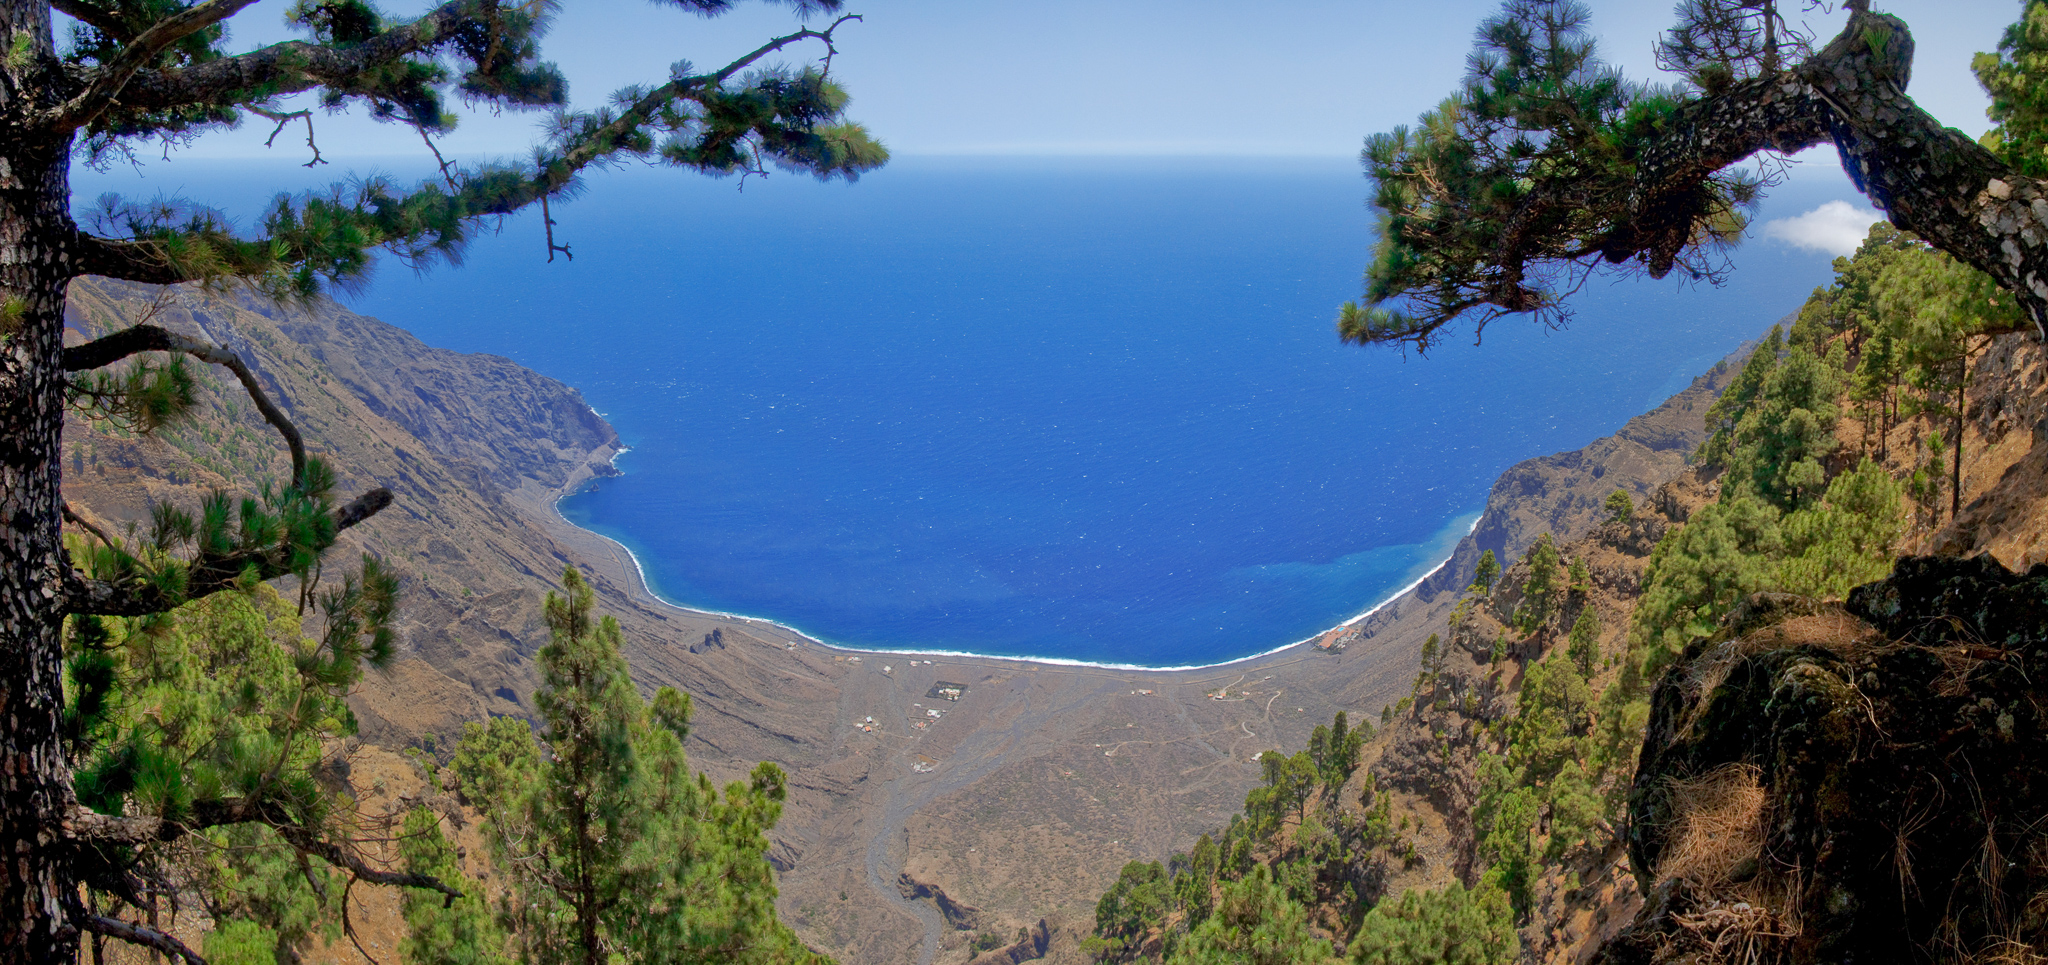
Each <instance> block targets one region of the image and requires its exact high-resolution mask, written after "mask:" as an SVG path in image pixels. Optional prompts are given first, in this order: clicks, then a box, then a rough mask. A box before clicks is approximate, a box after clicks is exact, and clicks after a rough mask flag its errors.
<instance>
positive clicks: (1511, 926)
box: [1351, 881, 1521, 965]
mask: <svg viewBox="0 0 2048 965" xmlns="http://www.w3.org/2000/svg"><path fill="white" fill-rule="evenodd" d="M1520 951H1521V940H1520V939H1519V938H1518V937H1517V936H1516V935H1515V916H1514V912H1513V910H1512V909H1510V908H1509V906H1508V901H1507V896H1506V895H1505V894H1503V893H1502V892H1501V891H1500V889H1498V888H1494V887H1490V886H1489V885H1488V884H1486V883H1481V884H1480V886H1479V887H1477V888H1473V889H1471V890H1469V891H1468V890H1466V888H1465V886H1464V885H1463V884H1462V883H1460V882H1457V881H1453V882H1451V883H1450V884H1448V885H1445V886H1444V887H1442V888H1439V889H1435V890H1431V891H1416V890H1413V889H1409V890H1407V891H1404V892H1402V893H1401V897H1400V899H1399V900H1387V901H1382V902H1380V904H1379V905H1378V906H1377V907H1375V908H1374V909H1373V910H1372V911H1371V913H1369V914H1367V915H1366V916H1365V921H1364V923H1363V924H1362V925H1360V926H1359V929H1358V936H1357V938H1355V939H1354V940H1353V941H1352V952H1351V955H1352V961H1354V962H1357V963H1358V965H1508V963H1510V962H1513V961H1514V960H1515V958H1516V956H1517V955H1518V954H1519V953H1520Z"/></svg>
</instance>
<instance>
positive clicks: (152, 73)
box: [63, 0, 482, 128]
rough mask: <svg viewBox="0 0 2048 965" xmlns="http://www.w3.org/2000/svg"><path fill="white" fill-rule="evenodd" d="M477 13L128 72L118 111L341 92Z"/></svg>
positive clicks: (73, 122)
mask: <svg viewBox="0 0 2048 965" xmlns="http://www.w3.org/2000/svg"><path fill="white" fill-rule="evenodd" d="M210 2H221V0H210ZM202 6H204V5H202ZM481 6H482V4H481V3H479V0H448V2H446V3H443V4H441V5H440V6H438V7H435V8H434V9H433V10H430V11H428V12H427V14H426V15H425V16H423V17H421V18H419V19H418V20H414V21H412V22H410V23H403V24H398V25H396V26H393V27H391V28H389V29H386V30H384V31H382V32H379V33H378V34H377V35H376V36H373V37H371V38H369V39H368V40H364V41H362V42H361V43H355V44H349V45H346V46H330V45H327V44H320V43H309V42H307V41H303V40H293V41H287V42H285V43H281V44H272V45H271V46H268V47H264V48H262V49H261V50H253V51H250V52H249V53H246V54H240V55H237V56H234V57H222V58H220V59H218V60H211V61H207V62H206V63H203V64H196V65H193V66H191V67H187V68H184V69H180V70H136V71H131V72H130V76H129V77H128V78H127V79H126V81H125V84H124V86H123V87H122V88H121V90H120V105H121V107H123V108H125V109H129V110H136V111H165V110H175V109H178V108H185V107H191V106H194V105H208V106H222V105H226V106H235V105H243V104H256V103H262V102H267V101H270V100H273V99H275V98H277V97H279V96H282V95H286V94H296V93H299V92H301V91H307V90H312V89H313V88H316V87H323V86H330V85H332V86H338V87H346V86H347V81H348V80H349V78H352V77H355V76H357V75H359V74H361V73H363V72H365V71H369V70H374V69H376V68H378V67H382V66H385V65H387V64H390V63H393V62H395V61H397V60H398V59H399V58H402V57H405V56H408V55H411V54H416V53H420V52H423V51H427V50H431V49H434V48H436V47H438V46H440V45H441V44H444V43H446V42H448V41H449V40H450V39H451V38H452V37H453V36H454V35H455V32H456V31H457V30H458V29H460V28H461V27H463V26H464V25H466V24H469V23H471V22H472V21H473V19H474V18H475V17H476V16H477V14H478V12H479V9H480V8H481ZM194 9H197V8H194ZM90 120H91V118H90V117H85V118H79V117H76V116H74V115H72V114H70V113H69V112H68V111H67V112H66V114H65V115H64V117H63V123H65V124H68V126H69V127H72V128H77V127H81V126H83V125H84V124H85V123H87V122H89V121H90Z"/></svg>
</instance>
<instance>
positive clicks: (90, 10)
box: [50, 0, 135, 44]
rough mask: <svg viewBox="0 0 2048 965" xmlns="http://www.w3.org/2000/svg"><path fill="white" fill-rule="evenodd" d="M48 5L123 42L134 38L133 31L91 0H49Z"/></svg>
mask: <svg viewBox="0 0 2048 965" xmlns="http://www.w3.org/2000/svg"><path fill="white" fill-rule="evenodd" d="M50 7H51V8H52V9H54V10H56V11H57V12H58V13H61V14H63V15H65V16H67V17H70V18H71V19H73V20H76V21H78V22H80V23H83V24H85V25H86V26H88V27H91V28H93V29H94V30H97V31H99V32H100V33H103V34H106V35H107V36H109V37H112V38H113V39H115V40H118V41H120V42H122V43H124V44H125V43H128V42H129V41H131V40H134V39H135V32H134V31H132V30H130V29H128V26H127V25H126V24H124V23H122V22H121V20H120V18H118V17H115V16H114V15H113V14H112V13H110V12H108V11H107V10H106V9H105V8H103V7H101V6H99V5H98V4H95V3H93V2H91V0H50Z"/></svg>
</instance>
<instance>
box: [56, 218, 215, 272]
mask: <svg viewBox="0 0 2048 965" xmlns="http://www.w3.org/2000/svg"><path fill="white" fill-rule="evenodd" d="M71 267H72V270H73V271H74V272H76V273H77V274H78V275H98V276H100V277H102V278H118V279H120V280H122V281H133V282H141V283H143V284H145V285H176V284H179V283H181V282H188V281H199V280H201V279H202V278H205V277H206V275H205V274H204V273H203V272H198V271H188V270H182V269H180V268H179V267H178V266H176V265H174V264H172V263H171V260H170V259H168V258H166V257H164V254H163V247H162V246H161V245H158V244H154V243H151V242H148V241H129V240H125V239H120V238H102V237H100V236H98V235H94V234H88V233H86V232H83V231H81V232H78V234H77V235H75V236H73V238H72V241H71Z"/></svg>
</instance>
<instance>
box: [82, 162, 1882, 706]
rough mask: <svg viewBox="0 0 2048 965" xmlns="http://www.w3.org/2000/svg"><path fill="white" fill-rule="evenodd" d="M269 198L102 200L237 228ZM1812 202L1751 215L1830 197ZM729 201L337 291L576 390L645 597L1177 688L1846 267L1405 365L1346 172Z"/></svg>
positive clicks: (1376, 580) (615, 213)
mask: <svg viewBox="0 0 2048 965" xmlns="http://www.w3.org/2000/svg"><path fill="white" fill-rule="evenodd" d="M277 170H282V169H281V168H279V167H277V166H274V165H273V166H267V167H265V168H264V171H265V172H271V171H277ZM95 178H97V180H95ZM266 178H267V174H250V175H246V176H245V175H241V174H237V173H236V172H235V171H232V170H229V169H228V168H226V167H219V166H213V167H209V166H207V165H203V164H196V163H192V162H186V166H184V167H178V166H176V165H175V164H174V165H173V166H171V167H162V168H157V169H153V170H152V172H151V174H150V179H149V180H148V181H146V182H139V183H138V182H134V181H133V179H132V176H127V175H124V174H122V173H121V172H116V173H115V174H112V175H105V176H88V177H84V178H82V179H81V186H82V187H84V188H86V190H82V191H81V192H80V193H81V195H82V196H86V197H90V196H91V194H92V192H93V190H96V189H97V188H96V186H97V185H110V186H112V187H115V188H117V189H119V190H122V191H124V192H126V193H129V194H132V195H145V196H146V195H148V194H151V193H154V192H156V191H158V190H166V191H177V190H181V189H182V190H185V191H188V192H190V193H192V194H193V195H194V196H195V197H223V193H224V196H225V197H226V199H227V200H228V201H230V202H234V203H231V204H230V205H229V206H230V207H231V208H234V207H235V203H241V204H247V203H252V202H253V201H255V200H259V199H260V196H259V195H256V194H253V193H250V192H253V190H254V189H253V188H252V187H250V186H251V185H256V184H273V183H275V182H273V181H269V180H267V179H266ZM1811 180H1813V181H1814V182H1815V183H1816V184H1818V183H1820V182H1823V181H1825V182H1827V183H1826V185H1825V186H1823V187H1816V188H1812V189H1806V190H1797V189H1792V190H1787V191H1785V192H1783V193H1781V195H1780V198H1779V199H1778V200H1776V201H1774V202H1773V203H1772V204H1771V205H1770V207H1769V208H1768V209H1767V210H1766V212H1765V215H1766V216H1767V217H1768V216H1775V215H1782V214H1790V213H1796V212H1799V211H1804V210H1806V209H1808V208H1811V207H1812V206H1813V205H1815V204H1817V203H1819V202H1820V201H1822V200H1826V199H1829V198H1833V197H1838V196H1846V189H1845V188H1841V187H1836V186H1835V184H1836V183H1837V182H1838V181H1839V179H1838V178H1836V179H1829V178H1825V177H1819V178H1812V179H1811ZM739 187H740V185H739V184H738V182H737V181H733V180H726V181H713V180H706V179H702V178H696V177H691V176H687V175H682V174H678V173H674V172H663V171H650V170H642V169H637V168H636V169H631V170H624V171H617V172H609V173H604V174H599V175H597V176H594V177H592V178H591V179H590V190H589V192H588V193H587V194H586V195H585V196H583V197H582V198H581V199H579V200H577V201H575V202H574V203H572V204H565V205H562V206H559V207H557V208H556V209H555V218H556V220H557V221H558V222H559V224H558V225H557V227H556V231H557V235H558V240H562V241H566V242H567V243H568V244H570V245H571V246H572V247H573V249H574V252H575V260H574V261H573V262H571V261H566V260H563V259H560V258H557V259H556V260H555V262H554V263H552V264H549V263H548V262H547V259H546V251H545V249H544V246H543V244H542V241H541V234H540V230H541V227H540V224H539V221H538V218H537V217H531V216H522V217H519V218H514V219H510V220H508V221H507V222H506V224H505V226H504V228H503V230H502V232H501V233H500V234H498V235H497V236H495V237H486V238H484V239H482V240H481V241H479V242H478V243H477V244H476V245H475V246H474V247H473V248H472V250H471V251H470V253H469V256H468V258H467V262H466V264H465V265H464V266H463V267H461V268H459V269H449V268H443V269H439V270H436V271H434V272H432V273H430V274H427V275H425V276H422V277H415V276H413V275H412V274H410V273H409V272H407V271H406V270H405V269H403V268H402V267H400V266H397V265H386V266H384V268H383V269H382V272H381V274H380V275H379V277H378V278H377V280H376V282H375V284H374V285H373V286H372V287H371V288H370V289H369V290H368V291H367V292H366V293H364V294H362V295H360V296H358V297H355V298H354V299H352V300H351V305H352V307H353V308H355V309H356V310H358V311H361V312H364V313H366V314H371V315H376V316H378V317H381V318H383V319H385V320H386V321H389V322H392V323H394V324H396V325H399V326H402V327H404V328H406V329H409V330H411V331H412V332H413V333H415V334H417V335H418V336H419V337H420V338H422V339H424V340H426V341H427V342H429V343H431V344H435V345H441V346H447V347H450V348H455V349H459V350H463V351H475V352H493V353H497V354H500V355H505V356H508V357H510V358H512V359H514V360H517V361H518V362H520V363H522V364H524V365H527V366H529V367H531V368H534V369H537V370H539V371H541V372H543V373H546V374H548V375H551V376H553V377H555V378H558V379H561V380H563V381H565V382H567V383H570V384H572V385H575V386H577V387H579V388H580V389H582V390H583V393H584V395H585V397H586V398H587V399H588V400H589V401H590V402H591V404H592V405H593V406H594V407H595V408H596V409H597V410H598V411H600V412H601V413H603V415H604V416H605V417H606V418H607V419H609V420H610V421H611V422H612V424H613V425H615V426H617V427H618V430H619V433H620V435H621V436H622V437H623V438H624V440H625V441H626V443H627V444H628V445H630V446H631V447H632V449H631V451H630V452H628V453H627V454H626V455H624V456H622V457H621V458H620V459H619V461H618V466H619V468H620V469H622V470H624V472H625V475H624V476H622V477H619V478H616V479H611V480H607V481H605V482H604V483H603V484H602V485H600V486H599V487H598V488H596V489H595V490H594V491H591V492H587V493H584V494H581V495H577V496H575V497H572V498H570V499H568V500H566V501H564V503H563V504H562V507H561V508H562V511H563V513H564V514H565V515H566V516H567V517H568V518H569V519H570V520H572V521H574V522H576V523H577V524H579V525H582V526H586V527H588V528H590V529H593V530H596V531H598V532H601V533H604V534H606V535H608V536H611V537H614V538H616V539H618V540H620V541H621V542H623V543H624V544H625V545H626V546H628V547H629V548H630V549H632V551H633V552H634V553H635V554H636V555H637V556H638V558H639V559H640V561H641V563H642V565H643V568H644V570H645V573H646V575H647V577H648V579H649V581H650V583H651V584H652V586H653V587H654V588H655V589H656V590H657V591H658V592H659V593H660V594H661V595H662V596H663V597H665V598H667V599H669V600H671V601H674V602H676V603H679V604H683V605H687V606H692V607H700V608H705V609H712V610H722V611H730V612H736V613H742V614H747V615H752V616H760V617H767V618H771V619H774V620H776V621H779V622H781V623H784V624H787V625H789V626H791V627H794V628H797V629H799V630H801V631H803V632H805V633H808V634H811V635H813V636H816V637H819V638H821V639H824V640H826V641H829V642H833V643H838V644H845V645H850V646H860V647H876V648H898V649H913V650H945V651H969V652H975V653H986V654H1003V655H1014V656H1033V657H1045V658H1058V659H1069V660H1082V661H1091V662H1102V663H1112V664H1136V665H1147V666H1179V665H1196V664H1209V663H1216V662H1221V661H1227V660H1231V659H1234V658H1239V657H1244V656H1247V655H1250V654H1254V653H1258V652H1263V651H1266V650H1270V649H1272V648H1274V647H1278V646H1282V645H1285V644H1288V643H1290V642H1293V641H1296V640H1300V639H1302V638H1303V637H1306V636H1309V635H1312V634H1314V633H1316V632H1318V631H1320V630H1322V629H1325V628H1327V627H1330V626H1333V625H1335V624H1337V623H1340V622H1342V621H1344V620H1345V619H1347V618H1349V617H1352V616H1354V615H1356V614H1358V613H1360V612H1362V611H1363V610H1365V609H1367V608H1369V607H1371V606H1373V605H1374V604H1377V603H1379V602H1381V601H1383V600H1384V599H1386V598H1387V597H1388V596H1389V595H1390V594H1392V593H1394V592H1396V591H1398V590H1399V589H1400V588H1402V587H1404V586H1406V585H1408V584H1410V583H1412V582H1413V581H1415V580H1416V579H1417V578H1419V577H1421V576H1422V575H1424V574H1426V573H1427V572H1428V571H1429V570H1430V569H1432V568H1433V567H1434V566H1436V565H1437V563H1438V562H1439V561H1440V560H1442V559H1443V557H1444V556H1445V555H1446V554H1447V553H1448V551H1449V549H1450V547H1451V545H1452V544H1453V543H1454V542H1455V541H1456V539H1457V538H1458V537H1459V536H1462V535H1463V534H1464V532H1465V530H1466V528H1467V527H1468V526H1469V525H1470V524H1471V521H1472V519H1473V518H1474V514H1475V513H1476V512H1477V511H1478V510H1479V509H1480V508H1481V507H1482V506H1483V504H1484V501H1485V496H1486V492H1487V489H1488V487H1489V486H1490V485H1491V484H1492V482H1493V480H1494V478H1495V476H1496V475H1498V474H1499V473H1500V472H1501V471H1502V470H1503V469H1505V468H1506V467H1507V466H1509V465H1511V464H1513V463H1514V462H1516V461H1518V460H1521V459H1524V458H1528V457H1530V456H1534V455H1540V454H1544V453H1549V452H1555V451H1559V450H1564V449H1571V448H1576V447H1578V446H1581V445H1584V444H1585V443H1587V442H1588V441H1590V440H1592V439H1594V438H1596V437H1599V436H1601V435H1605V434H1608V433H1611V432H1613V431H1614V430H1615V429H1616V428H1617V427H1619V426H1620V425H1621V424H1622V423H1623V422H1625V421H1626V420H1627V419H1628V418H1629V417H1630V416H1633V415H1635V414H1637V413H1639V412H1641V411H1643V410H1645V409H1647V408H1649V407H1651V406H1652V405H1654V404H1655V403H1657V402H1658V401H1660V400H1662V399H1663V398H1664V397H1665V396H1667V395H1669V394H1670V393H1672V392H1675V391H1677V390H1679V389H1681V388H1683V387H1684V386H1685V385H1686V384H1687V383H1688V382H1689V381H1690V379H1691V378H1692V377H1693V376H1694V375H1696V374H1698V373H1699V372H1701V371H1703V370H1704V369H1706V368H1707V367H1709V366H1711V365H1712V364H1713V363H1714V361H1715V360H1716V359H1718V358H1720V357H1721V356H1722V355H1724V354H1725V353H1727V352H1728V351H1730V350H1732V349H1733V348H1735V347H1736V345H1738V344H1739V343H1741V342H1742V341H1744V340H1746V339H1749V338H1752V337H1755V336H1756V335H1758V334H1759V333H1761V332H1762V331H1763V330H1764V329H1765V328H1767V327H1768V326H1769V325H1770V323H1771V322H1772V321H1774V320H1776V319H1777V318H1778V317H1780V316H1782V315H1784V314H1785V313H1786V312H1788V311H1791V310H1793V309H1794V308H1796V307H1797V305H1798V302H1799V300H1800V298H1802V297H1803V296H1804V295H1805V293H1806V292H1808V291H1809V290H1811V289H1812V288H1813V287H1814V286H1816V285H1819V284H1823V283H1825V282H1826V281H1827V278H1828V272H1827V264H1828V257H1827V256H1825V255H1821V254H1817V253H1813V252H1803V251H1798V250H1795V249H1791V248H1789V247H1786V246H1784V245H1782V244H1780V243H1778V242H1775V241H1766V240H1762V239H1758V240H1753V241H1751V242H1750V243H1749V244H1748V245H1747V246H1746V247H1745V248H1743V249H1741V250H1740V251H1738V252H1737V254H1736V256H1735V263H1736V266H1737V268H1736V271H1735V272H1734V275H1733V277H1732V279H1731V281H1730V282H1729V283H1728V284H1727V285H1726V286H1725V287H1722V288H1718V289H1717V288H1713V287H1710V286H1704V285H1698V284H1692V283H1682V282H1679V281H1676V280H1666V281H1662V282H1648V281H1644V282H1625V283H1621V284H1609V283H1606V282H1604V281H1596V282H1595V283H1594V284H1593V285H1591V286H1589V287H1588V289H1587V290H1585V291H1584V292H1582V293H1581V294H1580V295H1579V296H1578V298H1577V301H1576V305H1577V306H1578V309H1579V314H1578V317H1577V319H1576V321H1575V322H1574V323H1573V324H1572V326H1571V327H1570V328H1569V329H1568V330H1565V331H1559V332H1545V331H1542V330H1541V329H1539V328H1537V327H1535V326H1534V325H1533V324H1531V323H1528V322H1526V321H1520V320H1514V319H1509V320H1505V321H1502V322H1500V323H1497V324H1496V325H1495V326H1494V327H1492V328H1491V329H1489V330H1488V332H1487V334H1486V340H1485V344H1484V345H1483V346H1482V347H1480V348H1477V349H1475V348H1473V347H1471V346H1470V345H1469V339H1454V340H1453V341H1452V343H1451V344H1449V345H1446V346H1444V347H1442V348H1441V349H1439V350H1438V351H1436V352H1434V353H1432V354H1431V355H1430V356H1429V357H1428V358H1426V359H1424V358H1417V357H1414V356H1412V355H1411V356H1409V357H1406V358H1404V357H1403V356H1402V355H1401V354H1399V353H1398V352H1394V351H1389V350H1373V351H1369V350H1361V349H1358V348H1353V347H1347V346H1344V345H1342V344H1340V343H1339V342H1338V341H1337V338H1336V336H1335V334H1334V328H1333V318H1334V315H1335V310H1336V307H1337V305H1338V304H1339V303H1340V302H1342V301H1343V300H1344V299H1346V298H1350V297H1355V296H1356V294H1357V292H1358V289H1359V281H1358V279H1359V274H1360V271H1361V269H1362V268H1363V267H1364V264H1365V261H1366V258H1367V249H1368V247H1369V245H1370V228H1371V220H1370V215H1369V212H1368V211H1367V209H1366V208H1365V207H1364V205H1363V203H1362V199H1363V197H1364V195H1365V192H1366V185H1365V183H1364V182H1363V180H1362V179H1361V178H1360V177H1359V176H1358V173H1357V168H1356V166H1355V165H1354V164H1352V163H1350V162H1348V161H1345V160H1341V159H1339V160H1329V161H1304V160H1270V159H1243V160H1160V159H1144V160H1140V159H1117V160H1101V159H1096V160H1018V159H987V158H983V159H965V158H962V159H937V158H923V159H921V158H908V159H901V160H898V161H897V162H895V163H894V164H892V165H891V166H890V167H889V168H887V169H885V170H883V171H881V172H878V173H876V174H873V175H871V176H869V177H867V178H865V179H863V180H862V181H861V182H859V183H858V184H856V185H851V186H849V185H844V184H829V185H824V184H818V183H815V182H812V181H808V180H805V179H801V178H798V177H795V176H790V175H778V176H774V177H770V178H769V179H767V180H765V181H763V180H759V179H755V180H751V181H749V182H748V183H747V184H746V185H745V188H744V190H743V191H742V190H739ZM237 192H242V193H237ZM242 210H247V208H246V207H245V208H243V209H242Z"/></svg>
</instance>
